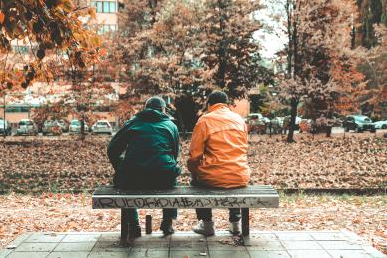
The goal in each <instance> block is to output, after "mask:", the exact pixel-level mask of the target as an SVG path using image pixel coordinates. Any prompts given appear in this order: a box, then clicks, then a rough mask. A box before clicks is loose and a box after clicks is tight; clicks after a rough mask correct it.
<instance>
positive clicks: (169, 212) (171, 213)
mask: <svg viewBox="0 0 387 258" xmlns="http://www.w3.org/2000/svg"><path fill="white" fill-rule="evenodd" d="M128 213H129V225H136V224H138V212H137V209H133V208H129V209H128ZM176 218H177V209H163V220H170V219H176Z"/></svg>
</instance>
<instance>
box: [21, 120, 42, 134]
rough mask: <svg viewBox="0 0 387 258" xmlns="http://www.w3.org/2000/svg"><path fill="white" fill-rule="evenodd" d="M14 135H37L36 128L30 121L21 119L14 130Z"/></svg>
mask: <svg viewBox="0 0 387 258" xmlns="http://www.w3.org/2000/svg"><path fill="white" fill-rule="evenodd" d="M16 135H38V128H37V127H36V125H35V123H34V122H33V121H32V120H31V119H21V120H20V121H19V124H18V127H17V130H16Z"/></svg>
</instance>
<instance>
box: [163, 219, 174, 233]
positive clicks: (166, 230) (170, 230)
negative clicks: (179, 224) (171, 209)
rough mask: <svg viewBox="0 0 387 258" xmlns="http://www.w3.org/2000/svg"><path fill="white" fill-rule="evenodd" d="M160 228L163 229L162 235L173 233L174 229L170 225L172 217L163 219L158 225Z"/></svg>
mask: <svg viewBox="0 0 387 258" xmlns="http://www.w3.org/2000/svg"><path fill="white" fill-rule="evenodd" d="M160 230H161V231H163V234H164V236H168V235H171V234H173V233H175V230H174V229H173V227H172V219H168V220H163V221H162V222H161V225H160Z"/></svg>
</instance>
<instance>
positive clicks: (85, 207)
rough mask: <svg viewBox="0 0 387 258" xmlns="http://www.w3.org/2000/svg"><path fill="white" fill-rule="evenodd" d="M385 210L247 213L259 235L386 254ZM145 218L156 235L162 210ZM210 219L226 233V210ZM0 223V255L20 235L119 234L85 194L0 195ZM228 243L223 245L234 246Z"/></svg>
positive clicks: (312, 206)
mask: <svg viewBox="0 0 387 258" xmlns="http://www.w3.org/2000/svg"><path fill="white" fill-rule="evenodd" d="M386 207H387V206H386V197H385V195H384V196H383V195H382V196H368V197H366V196H348V195H342V196H332V195H321V196H306V195H290V196H281V198H280V208H278V209H253V210H251V212H250V216H251V217H250V228H251V229H252V230H262V231H270V230H274V231H277V230H278V231H285V230H291V231H295V230H312V231H316V230H340V229H343V228H346V229H348V230H351V231H354V232H355V233H357V234H358V235H360V236H361V237H363V238H364V239H366V240H368V241H369V242H370V243H371V244H373V245H374V246H375V247H376V248H378V249H379V250H381V251H384V252H385V253H387V249H386V248H387V246H386V243H387V226H386V223H385V214H386V213H387V208H386ZM146 214H151V215H152V217H153V222H152V225H153V230H159V225H160V220H161V210H140V221H141V226H142V228H143V229H145V225H144V224H145V215H146ZM214 218H216V223H215V227H216V229H217V230H226V229H227V228H228V212H227V211H226V210H214ZM0 221H1V223H0V249H1V248H3V247H5V246H6V245H7V243H9V242H10V241H12V239H14V238H16V237H17V236H18V235H20V234H22V233H24V232H39V231H43V232H50V231H51V232H70V231H76V232H81V231H89V232H91V231H116V232H119V231H120V211H119V210H92V209H91V195H90V194H61V193H58V194H53V193H49V194H47V193H44V194H42V195H40V196H37V195H35V196H32V195H19V194H9V195H0ZM174 224H175V229H176V230H179V231H190V230H191V227H192V226H193V225H194V224H196V216H195V213H194V210H179V216H178V220H177V221H176V222H174ZM231 240H232V241H231ZM231 240H229V241H228V242H225V244H232V245H235V244H237V243H236V242H235V241H234V239H231ZM236 240H238V239H236ZM225 241H226V240H225ZM230 241H231V242H230Z"/></svg>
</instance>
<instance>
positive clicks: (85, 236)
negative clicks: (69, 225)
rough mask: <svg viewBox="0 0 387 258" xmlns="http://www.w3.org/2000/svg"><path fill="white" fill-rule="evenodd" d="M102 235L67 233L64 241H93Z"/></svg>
mask: <svg viewBox="0 0 387 258" xmlns="http://www.w3.org/2000/svg"><path fill="white" fill-rule="evenodd" d="M100 237H101V234H79V235H66V236H65V237H64V238H63V240H62V243H66V242H67V243H78V242H93V241H97V240H98V239H99V238H100Z"/></svg>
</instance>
